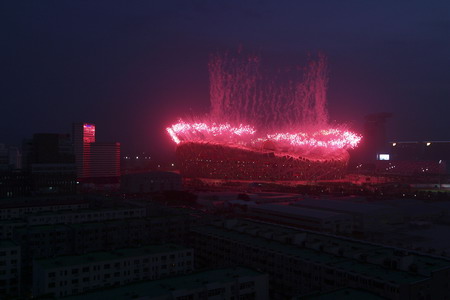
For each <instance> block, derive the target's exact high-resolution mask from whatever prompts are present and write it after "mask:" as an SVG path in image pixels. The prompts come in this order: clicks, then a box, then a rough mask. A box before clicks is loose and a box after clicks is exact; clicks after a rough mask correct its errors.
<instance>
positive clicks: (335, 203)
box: [293, 199, 389, 214]
mask: <svg viewBox="0 0 450 300" xmlns="http://www.w3.org/2000/svg"><path fill="white" fill-rule="evenodd" d="M293 205H295V206H300V207H308V208H315V209H321V210H331V211H337V212H346V213H359V214H370V213H374V212H388V211H389V210H388V208H387V207H386V206H382V205H374V204H368V203H360V202H359V203H355V202H349V201H343V200H327V199H305V200H300V201H298V202H295V203H294V204H293Z"/></svg>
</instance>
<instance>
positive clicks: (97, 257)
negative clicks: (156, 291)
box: [35, 244, 188, 269]
mask: <svg viewBox="0 0 450 300" xmlns="http://www.w3.org/2000/svg"><path fill="white" fill-rule="evenodd" d="M180 250H188V248H186V247H183V246H179V245H175V244H164V245H149V246H143V247H137V248H124V249H117V250H113V251H109V252H92V253H88V254H84V255H73V256H59V257H56V258H47V259H38V260H36V261H35V263H36V264H39V265H40V266H41V267H42V268H43V269H54V268H64V267H70V266H81V265H86V264H92V263H95V262H107V261H114V260H123V259H124V258H125V257H139V256H147V255H151V254H159V253H170V252H175V251H180Z"/></svg>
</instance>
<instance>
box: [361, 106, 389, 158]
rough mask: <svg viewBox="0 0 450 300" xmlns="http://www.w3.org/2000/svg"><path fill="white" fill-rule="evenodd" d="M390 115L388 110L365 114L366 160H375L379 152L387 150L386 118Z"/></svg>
mask: <svg viewBox="0 0 450 300" xmlns="http://www.w3.org/2000/svg"><path fill="white" fill-rule="evenodd" d="M390 117H392V114H391V113H386V112H382V113H376V114H370V115H367V116H365V121H366V122H365V124H364V125H365V126H364V140H363V148H364V150H365V151H364V152H365V155H364V156H365V158H366V160H369V161H373V160H375V159H376V157H377V154H379V153H380V152H382V151H385V150H386V149H385V148H386V147H387V144H386V142H387V140H386V120H387V119H389V118H390Z"/></svg>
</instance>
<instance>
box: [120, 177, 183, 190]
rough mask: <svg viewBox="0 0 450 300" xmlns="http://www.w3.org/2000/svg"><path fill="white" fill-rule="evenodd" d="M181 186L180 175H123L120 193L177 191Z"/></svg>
mask: <svg viewBox="0 0 450 300" xmlns="http://www.w3.org/2000/svg"><path fill="white" fill-rule="evenodd" d="M181 185H182V182H181V175H180V174H177V173H173V172H156V171H154V172H145V173H135V174H124V175H122V179H121V191H122V192H123V193H126V194H142V193H144V194H145V193H154V192H163V191H179V190H181Z"/></svg>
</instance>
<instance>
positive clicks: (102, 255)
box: [33, 244, 194, 297]
mask: <svg viewBox="0 0 450 300" xmlns="http://www.w3.org/2000/svg"><path fill="white" fill-rule="evenodd" d="M193 263H194V256H193V250H192V249H189V248H185V247H182V246H178V245H174V244H165V245H156V246H144V247H138V248H124V249H119V250H114V251H109V252H92V253H88V254H85V255H78V256H61V257H57V258H49V259H40V260H35V261H34V265H33V296H39V295H46V294H51V295H54V296H56V297H62V296H69V295H76V294H80V293H84V292H87V291H91V290H95V289H99V288H106V287H111V286H121V285H124V284H128V283H132V282H136V281H141V280H155V279H159V278H163V277H167V276H174V275H181V274H187V273H190V272H192V270H193Z"/></svg>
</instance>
